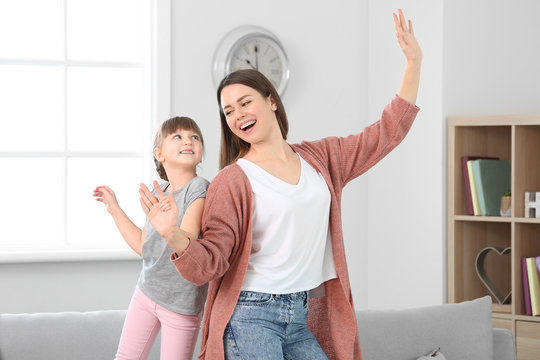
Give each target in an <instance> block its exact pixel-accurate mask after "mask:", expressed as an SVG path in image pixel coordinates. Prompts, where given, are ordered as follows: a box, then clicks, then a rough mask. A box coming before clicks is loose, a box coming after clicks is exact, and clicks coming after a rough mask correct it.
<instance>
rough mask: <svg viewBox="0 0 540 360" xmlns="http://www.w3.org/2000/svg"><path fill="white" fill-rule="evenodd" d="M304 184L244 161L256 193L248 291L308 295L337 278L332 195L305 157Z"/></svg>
mask: <svg viewBox="0 0 540 360" xmlns="http://www.w3.org/2000/svg"><path fill="white" fill-rule="evenodd" d="M298 157H299V158H300V164H301V173H300V180H299V181H298V184H296V185H292V184H289V183H287V182H285V181H283V180H281V179H279V178H277V177H275V176H273V175H272V174H270V173H269V172H267V171H266V170H264V169H263V168H261V167H260V166H258V165H256V164H255V163H253V162H251V161H249V160H245V159H239V160H238V161H237V163H238V165H239V166H240V167H241V168H242V170H243V171H244V173H245V174H246V175H247V177H248V179H249V182H250V184H251V187H252V189H253V214H252V216H253V226H252V229H253V234H252V247H251V254H250V257H249V264H248V269H247V272H246V275H245V278H244V283H243V285H242V290H248V291H257V292H264V293H270V294H287V293H293V292H299V291H307V290H311V289H314V288H316V287H318V286H319V285H320V284H322V283H323V282H325V281H327V280H330V279H333V278H336V277H337V275H336V270H335V265H334V259H333V257H332V244H331V239H330V231H329V220H330V200H331V198H330V191H329V190H328V185H327V184H326V181H325V180H324V178H323V177H322V175H321V174H319V173H318V172H316V171H315V169H314V168H313V167H312V166H311V165H309V164H308V163H307V162H306V161H305V160H304V159H302V157H301V156H300V155H298Z"/></svg>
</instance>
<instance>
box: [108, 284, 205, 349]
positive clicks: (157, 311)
mask: <svg viewBox="0 0 540 360" xmlns="http://www.w3.org/2000/svg"><path fill="white" fill-rule="evenodd" d="M201 317H202V312H201V313H200V314H198V315H182V314H178V313H175V312H173V311H170V310H167V309H165V308H164V307H162V306H160V305H158V304H156V303H155V302H154V301H152V300H150V299H149V298H148V296H146V295H144V294H143V293H142V291H141V290H140V289H139V288H138V287H137V288H136V289H135V293H134V294H133V297H132V298H131V303H130V304H129V309H128V312H127V315H126V321H125V322H124V328H123V329H122V336H121V337H120V344H119V345H118V352H117V354H116V358H115V359H116V360H128V359H129V360H134V359H137V360H139V359H140V360H144V359H146V358H147V357H148V354H149V353H150V350H151V348H152V345H153V343H154V340H155V339H156V336H157V334H158V332H159V329H160V327H161V328H162V329H161V360H173V359H174V360H191V359H192V357H193V350H194V349H195V344H196V343H197V336H198V334H199V328H200V323H201Z"/></svg>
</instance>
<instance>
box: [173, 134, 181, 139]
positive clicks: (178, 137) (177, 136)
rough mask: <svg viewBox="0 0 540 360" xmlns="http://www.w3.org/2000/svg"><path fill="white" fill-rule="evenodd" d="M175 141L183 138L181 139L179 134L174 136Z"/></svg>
mask: <svg viewBox="0 0 540 360" xmlns="http://www.w3.org/2000/svg"><path fill="white" fill-rule="evenodd" d="M173 139H182V137H181V136H180V135H178V134H177V135H174V136H173Z"/></svg>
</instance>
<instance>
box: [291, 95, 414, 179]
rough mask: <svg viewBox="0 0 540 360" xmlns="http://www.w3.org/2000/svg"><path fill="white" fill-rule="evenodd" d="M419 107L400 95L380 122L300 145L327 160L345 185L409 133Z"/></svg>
mask: <svg viewBox="0 0 540 360" xmlns="http://www.w3.org/2000/svg"><path fill="white" fill-rule="evenodd" d="M419 110H420V109H419V108H418V107H417V106H415V105H411V104H409V103H408V102H407V101H405V100H403V99H402V98H400V97H399V96H397V95H396V96H394V98H393V99H392V101H391V102H390V103H389V104H388V105H386V107H385V108H384V110H383V112H382V115H381V118H380V120H379V121H377V122H375V123H373V124H371V125H369V126H367V127H366V128H364V130H363V131H362V132H361V133H359V134H355V135H349V136H347V137H327V138H324V139H321V140H318V141H314V142H302V143H301V144H300V145H298V147H299V148H301V149H302V150H304V151H306V152H308V153H309V154H310V155H311V156H313V157H314V158H315V159H319V160H320V161H323V162H325V163H324V166H328V168H329V169H330V170H331V173H332V176H333V177H335V176H338V177H339V179H338V180H339V181H340V183H341V184H342V185H343V186H344V185H345V184H346V183H348V182H349V181H351V180H352V179H354V178H356V177H358V176H360V175H361V174H363V173H364V172H366V171H367V170H368V169H369V168H371V167H372V166H373V165H375V164H376V163H377V162H378V161H380V160H381V159H382V158H383V157H385V156H386V155H387V154H388V153H389V152H390V151H391V150H392V149H394V148H395V147H396V146H397V145H398V144H399V143H400V142H401V141H402V140H403V138H405V135H407V133H408V131H409V129H410V128H411V126H412V123H413V121H414V119H415V117H416V114H417V113H418V111H419Z"/></svg>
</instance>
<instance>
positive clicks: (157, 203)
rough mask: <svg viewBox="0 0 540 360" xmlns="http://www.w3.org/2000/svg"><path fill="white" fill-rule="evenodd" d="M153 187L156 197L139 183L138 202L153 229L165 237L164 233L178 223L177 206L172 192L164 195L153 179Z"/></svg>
mask: <svg viewBox="0 0 540 360" xmlns="http://www.w3.org/2000/svg"><path fill="white" fill-rule="evenodd" d="M154 189H155V190H156V194H157V197H155V196H154V195H153V194H152V192H151V191H150V190H149V189H148V188H147V187H146V185H144V184H141V187H140V189H139V194H140V196H141V198H140V202H141V206H142V208H143V210H144V212H145V213H146V216H147V217H148V220H149V221H150V223H151V224H152V226H153V227H154V229H156V231H157V232H158V233H159V234H160V235H161V236H162V237H164V238H165V235H166V234H168V233H169V232H171V230H172V229H173V228H174V227H175V226H177V225H178V206H177V205H176V201H175V200H174V197H173V195H172V192H170V193H169V194H168V196H165V194H164V193H163V191H162V190H161V188H160V187H159V184H158V182H157V181H155V180H154Z"/></svg>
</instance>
